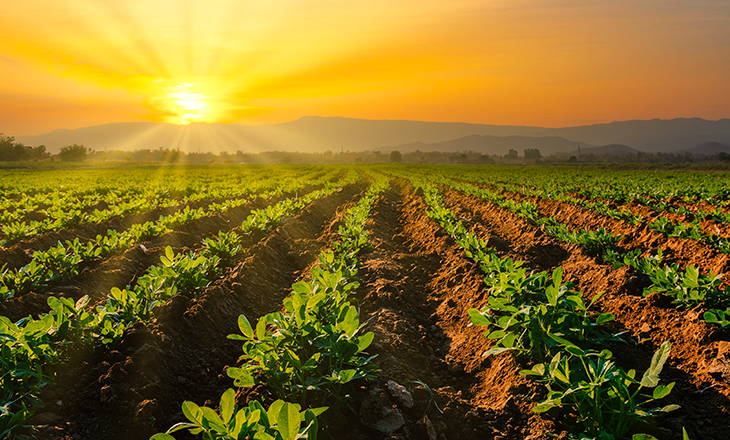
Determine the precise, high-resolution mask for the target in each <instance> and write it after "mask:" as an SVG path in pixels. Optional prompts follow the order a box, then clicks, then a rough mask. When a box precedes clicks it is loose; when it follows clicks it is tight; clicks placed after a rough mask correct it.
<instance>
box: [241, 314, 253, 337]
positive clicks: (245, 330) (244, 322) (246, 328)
mask: <svg viewBox="0 0 730 440" xmlns="http://www.w3.org/2000/svg"><path fill="white" fill-rule="evenodd" d="M238 328H239V330H241V334H242V335H244V336H246V337H247V338H249V339H253V328H252V327H251V323H250V322H248V319H247V318H246V316H245V315H243V314H241V315H239V316H238Z"/></svg>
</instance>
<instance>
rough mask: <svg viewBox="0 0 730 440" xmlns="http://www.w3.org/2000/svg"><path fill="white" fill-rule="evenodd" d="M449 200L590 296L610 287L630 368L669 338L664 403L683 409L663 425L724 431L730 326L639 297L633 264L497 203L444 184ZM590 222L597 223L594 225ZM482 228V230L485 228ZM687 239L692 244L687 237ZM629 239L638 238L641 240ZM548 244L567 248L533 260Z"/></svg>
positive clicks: (706, 433) (701, 434)
mask: <svg viewBox="0 0 730 440" xmlns="http://www.w3.org/2000/svg"><path fill="white" fill-rule="evenodd" d="M446 200H447V201H448V203H449V204H450V208H451V209H453V210H454V211H455V212H458V211H459V210H461V215H462V216H467V218H468V219H469V220H470V222H468V223H471V224H473V225H475V226H474V227H473V228H472V229H473V230H475V232H477V231H479V229H480V228H483V227H486V228H487V229H492V230H493V231H494V233H496V234H497V235H498V236H499V237H500V238H503V239H505V240H506V241H507V242H509V243H510V244H511V245H512V246H514V247H515V250H516V251H517V252H520V253H524V258H519V259H521V260H523V261H527V262H534V263H537V264H536V265H535V266H536V267H539V268H544V269H551V268H553V267H556V266H561V267H562V268H563V271H564V274H565V275H564V276H565V280H566V281H572V282H574V283H575V284H576V289H577V290H579V291H582V292H585V295H586V296H587V297H592V296H593V295H595V294H597V293H599V292H605V294H604V295H603V297H602V299H600V300H599V301H598V302H597V304H596V308H597V309H598V310H599V311H601V312H609V313H613V314H615V315H616V316H617V319H616V321H617V324H618V328H617V329H616V330H625V331H627V332H628V335H627V336H628V337H627V338H626V339H627V340H628V342H627V345H626V346H625V347H621V346H618V347H612V349H613V350H614V352H615V353H616V354H617V355H618V356H619V358H620V360H621V361H622V363H625V367H626V368H627V369H628V368H635V369H636V370H637V371H639V372H643V371H644V370H645V369H646V367H647V366H648V365H649V361H650V360H651V356H652V354H653V352H654V351H655V350H656V348H657V347H658V346H659V345H660V344H661V343H662V342H664V341H667V340H668V341H671V342H672V353H671V356H670V361H669V367H668V368H667V367H665V370H664V372H663V374H662V380H663V383H664V381H666V383H668V382H671V381H676V382H677V385H676V386H675V388H674V391H673V392H672V394H671V395H670V397H669V398H667V399H666V400H667V403H678V404H679V405H681V406H682V409H680V410H678V411H675V412H673V413H671V415H669V416H667V417H665V419H664V420H665V422H664V423H663V425H664V426H665V427H671V428H672V429H671V430H672V431H673V432H674V433H675V434H673V435H675V436H676V433H681V427H682V426H684V427H686V428H687V430H688V432H689V433H690V438H703V439H721V438H725V435H726V434H725V432H726V427H727V424H728V422H730V368H728V366H727V365H726V364H725V359H728V360H730V342H728V341H730V334H728V332H723V331H721V330H719V329H717V328H716V327H715V326H712V325H709V324H707V323H705V322H704V321H702V320H701V319H700V316H699V315H700V311H699V310H691V311H681V310H677V309H676V308H674V307H673V306H672V305H671V300H670V299H668V298H667V297H664V296H662V295H652V296H650V297H649V298H647V299H646V300H644V299H642V297H641V290H642V288H643V287H644V286H645V285H646V284H645V283H646V281H645V280H643V279H642V278H641V276H640V275H639V274H636V273H635V272H634V271H633V270H631V269H629V268H626V267H624V268H622V269H619V270H614V269H613V268H612V267H611V266H609V265H605V264H601V263H600V262H599V261H596V260H595V259H594V258H593V257H591V256H588V255H586V254H585V253H584V252H583V251H582V249H580V248H579V247H577V246H566V245H564V244H560V243H558V242H555V241H553V240H552V239H551V238H549V237H547V236H546V235H545V234H543V233H542V231H540V229H539V228H537V227H535V226H534V225H531V224H530V222H529V221H527V220H525V219H522V218H520V217H518V216H517V215H515V214H513V213H511V212H508V211H506V210H504V209H502V208H499V207H498V206H496V205H494V204H492V203H489V202H485V201H484V200H481V199H478V198H476V197H468V196H464V195H463V194H459V193H457V192H456V191H447V198H446ZM556 213H557V214H559V215H561V216H564V218H566V219H568V218H573V219H574V222H576V223H577V222H579V221H580V219H581V218H582V217H580V216H581V215H582V214H583V213H580V212H576V211H572V212H571V213H570V214H569V213H565V212H562V211H561V212H558V211H556ZM607 221H608V220H607ZM588 228H589V229H593V228H592V227H591V226H588ZM479 235H480V236H482V237H485V235H483V233H479ZM684 241H685V242H689V243H688V244H689V245H692V243H691V241H690V240H684ZM550 242H552V244H550ZM632 242H634V243H637V245H638V244H640V243H641V242H640V240H634V241H632ZM674 246H676V245H674ZM546 247H554V248H558V247H563V249H564V251H563V253H562V255H563V257H562V258H555V257H553V258H554V259H553V260H552V264H549V262H550V257H548V258H538V259H537V261H536V259H535V258H534V255H535V253H536V252H535V248H538V249H540V250H542V249H545V248H546ZM672 249H674V250H675V252H676V254H684V255H687V254H688V253H689V252H687V251H685V250H684V249H682V248H680V247H679V246H676V247H673V248H672ZM537 253H538V254H539V253H541V252H537ZM550 253H551V254H553V255H556V256H557V254H560V252H550ZM531 257H532V258H531ZM698 421H700V422H698ZM660 433H661V434H662V435H663V437H660V438H673V437H672V436H671V435H670V434H669V433H667V432H664V431H661V430H660ZM693 433H694V435H693ZM677 438H681V437H677Z"/></svg>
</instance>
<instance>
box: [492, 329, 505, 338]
mask: <svg viewBox="0 0 730 440" xmlns="http://www.w3.org/2000/svg"><path fill="white" fill-rule="evenodd" d="M505 336H507V333H505V332H504V331H502V330H495V331H493V332H492V333H490V334H489V336H487V339H500V338H504V337H505Z"/></svg>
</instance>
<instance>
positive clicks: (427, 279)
mask: <svg viewBox="0 0 730 440" xmlns="http://www.w3.org/2000/svg"><path fill="white" fill-rule="evenodd" d="M363 189H364V187H363V186H351V187H347V188H345V189H343V190H342V191H340V192H338V193H335V194H332V195H330V196H328V197H325V198H323V199H320V200H316V201H315V202H314V203H313V204H312V205H310V206H309V207H308V208H306V209H305V210H303V211H302V212H301V213H299V214H298V215H296V216H294V217H292V218H290V219H288V220H287V221H285V222H284V223H283V224H282V225H281V226H280V227H279V228H277V229H276V230H275V231H272V232H271V233H269V234H268V235H266V236H265V237H262V238H261V237H259V238H260V240H259V241H258V242H255V240H254V241H252V243H250V244H249V246H248V248H247V249H246V253H245V254H244V256H243V258H242V261H241V263H240V264H238V265H237V266H236V267H234V268H231V269H230V270H229V271H228V272H227V273H226V276H225V277H223V278H221V279H218V280H216V281H215V282H213V283H212V284H211V285H210V286H209V287H208V288H207V289H206V290H205V292H204V293H203V294H202V295H200V296H199V297H198V298H195V299H188V298H186V297H183V296H178V297H176V298H173V299H172V300H170V301H169V302H168V303H166V304H165V305H164V306H161V307H160V308H158V309H157V310H156V317H157V320H156V322H155V323H153V324H150V325H148V326H144V325H141V324H140V325H137V326H134V327H132V328H130V329H128V331H127V332H125V335H124V337H123V340H122V341H121V343H120V345H119V346H117V347H114V349H113V350H112V351H104V350H99V351H97V353H90V354H86V355H82V354H80V355H79V356H78V358H77V359H74V360H73V361H72V362H71V363H70V365H69V367H67V369H66V371H63V372H62V374H61V375H60V377H61V382H60V383H59V384H58V385H57V386H55V387H52V388H49V389H48V390H47V391H46V392H45V395H44V396H43V398H44V401H45V402H47V407H46V408H45V410H44V412H42V413H39V414H37V415H36V416H34V418H33V419H32V420H31V423H33V424H35V425H36V427H37V428H36V429H37V430H38V432H39V434H40V438H48V439H52V440H60V439H64V440H71V439H73V440H87V439H89V440H90V439H112V440H117V439H120V440H121V439H125V440H126V439H129V440H142V439H147V438H149V436H150V435H152V434H154V433H156V432H160V431H164V430H166V429H167V428H169V427H170V426H172V425H173V424H175V423H177V422H181V421H184V420H185V418H184V416H183V414H182V412H181V409H180V406H181V404H182V402H183V401H184V400H192V401H194V402H196V403H198V404H200V405H202V404H206V405H210V406H213V407H215V406H216V405H217V400H218V399H219V398H220V395H221V394H222V392H223V391H225V390H226V389H227V388H230V387H232V380H231V379H229V378H228V377H227V375H226V373H225V370H226V368H227V367H229V366H234V365H236V362H237V357H238V356H239V354H240V346H239V344H238V343H236V342H234V341H230V340H227V339H226V335H228V334H230V333H237V331H238V330H237V326H236V319H237V317H238V315H239V314H245V315H246V316H247V317H248V319H249V320H250V321H251V322H255V321H256V320H257V318H258V317H260V316H262V315H263V314H265V313H269V312H272V311H276V310H279V309H280V308H281V301H282V299H283V298H284V297H286V295H287V294H288V293H289V291H290V287H291V284H292V283H294V282H295V281H297V280H298V279H301V278H302V277H304V276H305V275H306V272H307V269H308V268H309V267H311V265H312V264H313V263H314V262H315V260H316V257H317V254H318V253H319V252H320V251H321V250H322V249H324V248H326V247H327V246H328V245H329V244H330V243H331V242H332V241H333V240H336V239H337V234H336V231H337V226H338V225H339V223H340V220H341V219H342V216H343V215H344V210H345V209H346V208H347V207H348V206H349V205H350V204H352V203H354V202H356V201H357V200H358V198H359V196H360V195H361V194H362V191H363ZM445 201H446V203H447V204H448V205H449V207H450V208H451V209H452V210H454V211H455V212H456V213H457V217H461V219H462V221H463V222H464V224H465V225H466V226H467V227H468V228H469V229H471V230H472V231H474V232H475V233H477V234H478V236H480V237H481V238H484V239H485V240H488V243H489V244H490V245H491V246H493V247H495V248H496V249H497V252H498V254H499V255H500V256H505V255H508V256H510V257H512V258H514V259H517V260H522V261H525V262H526V265H527V266H529V267H532V268H535V269H540V270H551V269H553V268H555V267H557V266H562V267H563V269H564V273H565V276H566V278H567V280H568V281H573V282H574V283H576V289H577V290H580V291H584V292H585V294H586V296H589V297H590V296H593V295H594V294H596V293H598V292H601V291H606V293H605V294H604V296H603V298H602V299H600V300H599V301H598V303H597V305H596V307H597V309H598V310H600V311H605V312H611V313H615V314H616V315H617V322H616V324H615V329H614V330H615V331H616V332H619V331H625V332H626V339H627V341H628V342H627V343H626V344H625V345H618V346H616V347H611V349H612V350H613V351H614V353H615V354H616V355H617V358H618V361H619V362H620V363H621V364H622V365H623V366H625V367H626V368H636V369H637V370H638V371H639V374H641V372H643V371H644V369H646V368H647V367H648V365H649V362H650V360H651V356H652V353H653V352H654V350H655V349H656V347H658V346H659V344H660V343H661V342H663V341H665V340H671V341H672V343H673V346H672V355H671V358H670V361H669V363H668V366H667V367H665V370H664V372H663V374H662V381H663V383H664V382H665V381H666V382H669V381H676V382H677V385H676V386H675V388H674V391H673V392H672V394H671V395H670V397H669V398H668V399H666V400H669V402H667V403H678V404H679V405H681V406H682V409H680V410H678V411H675V412H674V413H671V414H670V415H668V416H665V417H664V418H661V419H659V422H658V425H657V426H654V427H650V429H651V430H652V433H653V434H654V435H656V436H658V437H659V438H660V439H675V438H677V439H681V427H682V426H684V427H686V428H687V429H688V431H689V433H690V437H691V438H693V439H700V438H702V439H718V440H719V439H722V438H726V433H727V427H728V426H730V383H729V381H730V342H728V337H727V334H726V333H722V332H719V331H717V330H715V329H713V328H711V327H710V326H708V325H707V324H705V323H703V322H701V321H700V320H699V319H698V317H697V314H698V312H697V311H678V310H676V309H673V308H671V307H669V306H668V301H666V299H665V298H662V297H658V296H657V297H654V298H650V299H649V300H642V299H641V295H640V294H641V289H642V287H643V286H644V285H645V280H643V279H642V278H641V277H640V276H639V275H638V274H636V273H633V272H631V271H629V270H626V269H621V270H613V269H612V268H611V267H609V266H607V265H604V264H601V263H600V262H599V261H596V260H595V259H594V258H593V257H591V256H589V255H586V254H584V253H583V252H582V251H581V249H580V248H577V247H573V246H566V245H564V244H562V243H559V242H556V241H555V240H553V239H552V238H550V237H548V236H547V235H546V234H544V233H543V232H542V231H541V230H540V229H539V228H536V227H534V226H532V225H531V224H529V223H528V222H527V221H525V220H523V219H521V218H519V217H517V216H516V215H514V214H512V213H510V212H507V211H505V210H503V209H501V208H499V207H497V206H496V205H493V204H491V203H488V202H484V201H483V200H481V199H477V198H474V197H468V196H464V195H463V194H460V193H458V192H456V191H446V193H445ZM426 210H427V207H426V205H425V203H424V201H423V199H422V197H421V195H420V194H419V193H416V192H414V190H413V188H412V187H411V186H410V185H408V184H406V183H404V182H395V183H394V185H393V188H392V189H391V190H389V191H387V192H386V193H384V194H383V195H382V197H380V198H379V199H378V201H377V202H376V203H375V205H374V207H373V210H372V212H371V220H370V221H369V222H368V224H367V225H366V227H367V229H369V230H370V231H371V232H370V238H369V239H370V244H371V245H372V246H371V247H370V248H368V249H366V250H364V251H362V252H361V254H360V262H361V269H360V272H359V277H360V283H361V284H360V286H359V287H358V289H357V290H356V298H355V301H356V302H357V304H358V306H359V307H360V316H361V322H366V321H367V324H366V330H368V331H373V332H374V333H375V341H374V342H373V344H372V345H371V347H370V348H369V349H368V352H369V353H371V354H377V355H378V357H377V358H376V363H377V365H378V366H379V367H380V368H381V370H382V372H381V373H380V374H379V377H380V378H379V379H378V380H377V381H374V382H373V383H370V384H368V385H363V388H362V390H361V391H362V392H365V393H366V394H367V397H366V398H365V400H364V401H363V402H362V404H361V406H360V407H359V408H355V413H352V414H348V416H347V426H346V428H344V429H341V430H337V431H331V432H330V436H331V438H335V439H345V438H347V439H350V440H361V439H362V440H364V439H403V440H405V439H428V440H436V439H438V440H443V439H449V440H460V439H463V440H466V439H500V440H505V439H515V440H517V439H542V438H549V437H547V435H546V432H548V431H550V432H554V433H557V434H560V433H561V431H563V426H561V424H560V418H561V417H560V416H561V414H560V413H559V412H557V411H551V412H548V413H545V414H542V415H538V414H535V413H533V412H532V411H531V408H532V407H533V406H534V404H535V402H537V401H538V400H541V399H542V398H544V396H545V390H544V387H543V386H542V385H540V384H538V383H535V382H533V381H531V380H529V379H527V378H526V377H524V376H520V375H519V374H518V372H519V370H520V369H523V368H529V365H527V364H524V363H521V362H520V361H519V360H517V359H516V358H515V357H514V356H512V355H510V354H508V353H504V354H501V355H498V356H493V357H488V358H484V357H482V356H481V354H482V353H483V352H484V351H485V350H486V349H488V348H489V345H490V342H489V341H488V340H487V339H485V338H483V336H482V334H483V329H480V328H479V327H474V326H469V325H468V324H469V319H468V316H467V314H466V311H467V310H468V309H469V308H471V307H481V306H483V305H484V304H485V303H486V300H487V294H488V292H487V290H486V287H485V285H484V283H483V280H482V279H483V273H482V272H481V269H480V268H479V267H477V266H476V265H475V264H474V263H473V262H471V261H470V260H469V259H468V258H466V256H465V255H464V252H463V251H462V250H461V249H460V248H459V247H458V246H457V245H456V244H455V242H454V241H453V240H452V239H451V238H449V237H448V236H446V234H445V233H444V232H443V230H442V229H441V228H440V227H439V226H438V225H437V224H436V223H435V222H434V221H432V220H431V219H430V218H428V217H427V216H426V214H425V213H426ZM137 257H142V255H138V256H135V257H134V258H137ZM130 261H134V260H133V259H132V256H131V255H130ZM145 264H148V263H147V262H145ZM129 276H130V275H129V274H127V275H125V277H129ZM132 276H134V275H132ZM125 282H126V283H128V282H129V281H128V280H127V281H125ZM389 381H392V382H389ZM398 384H400V385H403V386H405V387H406V388H408V389H409V390H410V395H411V396H412V398H413V402H412V404H411V402H409V399H407V398H406V397H407V396H406V397H404V394H403V393H399V392H398V391H397V390H398V389H399V385H398ZM254 397H255V398H264V399H269V398H270V397H268V395H267V393H266V390H265V389H261V388H259V389H256V388H255V389H248V390H240V391H239V394H238V398H239V403H245V401H246V400H247V399H251V398H254ZM175 436H176V438H178V439H184V438H192V437H186V436H185V434H184V433H183V432H178V433H176V434H175Z"/></svg>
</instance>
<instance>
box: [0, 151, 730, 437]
mask: <svg viewBox="0 0 730 440" xmlns="http://www.w3.org/2000/svg"><path fill="white" fill-rule="evenodd" d="M0 191H2V194H1V197H0V204H2V208H1V209H0V226H1V227H2V233H1V234H0V267H1V268H2V269H1V270H0V344H2V345H1V346H0V347H1V350H2V361H1V362H2V364H1V365H0V368H1V369H2V370H1V371H0V387H1V389H0V437H2V438H6V437H7V438H18V439H22V438H34V437H35V438H40V439H51V440H92V439H112V440H117V439H119V440H122V439H124V440H138V439H139V440H143V439H144V440H147V439H150V438H152V439H154V440H171V439H178V440H180V439H192V438H205V439H281V440H293V439H296V438H308V439H315V438H320V439H330V438H332V439H348V440H366V439H392V440H395V439H403V440H405V439H427V440H444V439H448V440H467V439H495V440H507V439H515V440H517V439H532V440H536V439H548V438H561V439H569V438H576V439H578V438H585V439H593V438H595V439H602V440H610V439H616V440H619V439H636V440H641V439H652V438H656V439H660V440H664V439H667V440H670V439H717V440H720V439H726V438H728V436H729V435H730V434H728V432H730V290H728V277H727V276H726V275H724V274H726V273H728V272H730V257H729V255H730V241H729V240H730V202H729V200H730V175H728V174H725V173H703V172H689V171H687V172H669V171H606V170H586V169H584V170H581V169H561V168H545V167H497V166H415V165H414V166H406V165H388V166H385V165H382V166H369V165H357V166H354V165H353V166H345V165H342V166H339V165H338V166H335V165H332V166H326V165H316V166H315V165H308V166H305V165H286V166H284V165H281V166H275V165H271V166H201V167H193V166H187V167H182V166H181V167H161V168H140V169H119V170H74V171H62V170H55V171H4V172H0Z"/></svg>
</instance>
